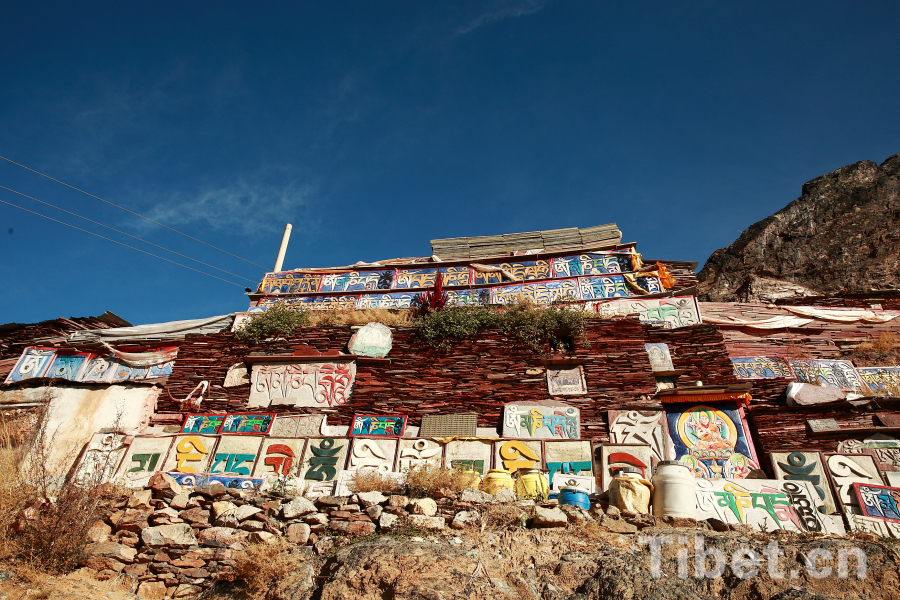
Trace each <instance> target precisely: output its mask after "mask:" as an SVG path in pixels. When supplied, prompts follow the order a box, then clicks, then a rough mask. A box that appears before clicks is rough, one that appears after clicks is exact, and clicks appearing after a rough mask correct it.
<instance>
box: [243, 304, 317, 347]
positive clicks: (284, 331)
mask: <svg viewBox="0 0 900 600" xmlns="http://www.w3.org/2000/svg"><path fill="white" fill-rule="evenodd" d="M309 321H310V315H309V311H307V310H304V309H302V308H290V307H288V306H284V305H281V304H276V305H274V306H270V307H269V308H268V309H267V310H266V311H264V312H258V313H253V314H252V315H251V316H250V318H249V319H247V320H246V321H244V322H243V323H242V324H241V325H240V327H238V329H236V330H235V332H234V335H235V337H237V339H239V340H241V341H242V342H244V343H247V344H257V343H259V341H260V340H263V339H265V338H267V337H272V336H273V335H289V334H290V333H293V331H294V330H295V329H297V328H298V327H303V326H304V325H308V324H309Z"/></svg>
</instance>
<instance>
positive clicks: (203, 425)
mask: <svg viewBox="0 0 900 600" xmlns="http://www.w3.org/2000/svg"><path fill="white" fill-rule="evenodd" d="M224 420H225V415H197V414H193V413H188V414H187V415H185V417H184V424H183V425H182V426H181V433H185V434H187V433H196V434H201V435H212V434H216V433H219V427H221V426H222V422H223V421H224Z"/></svg>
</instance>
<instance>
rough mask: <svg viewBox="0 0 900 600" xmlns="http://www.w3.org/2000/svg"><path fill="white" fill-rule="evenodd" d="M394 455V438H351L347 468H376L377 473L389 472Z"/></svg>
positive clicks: (392, 465) (392, 466) (395, 453)
mask: <svg viewBox="0 0 900 600" xmlns="http://www.w3.org/2000/svg"><path fill="white" fill-rule="evenodd" d="M396 457H397V440H396V439H394V440H381V439H373V438H353V445H352V446H351V448H350V459H349V460H348V461H347V470H348V471H358V470H360V469H376V470H377V471H378V472H379V473H390V472H391V471H393V470H394V460H395V459H396Z"/></svg>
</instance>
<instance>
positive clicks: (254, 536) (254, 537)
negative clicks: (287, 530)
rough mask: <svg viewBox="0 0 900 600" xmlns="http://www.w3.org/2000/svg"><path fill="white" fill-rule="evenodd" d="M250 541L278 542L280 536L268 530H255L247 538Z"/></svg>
mask: <svg viewBox="0 0 900 600" xmlns="http://www.w3.org/2000/svg"><path fill="white" fill-rule="evenodd" d="M247 539H248V540H250V542H252V543H254V544H277V543H278V536H277V535H275V534H274V533H269V532H268V531H254V532H253V533H251V534H250V537H249V538H247Z"/></svg>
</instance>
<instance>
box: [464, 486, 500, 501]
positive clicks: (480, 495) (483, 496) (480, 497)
mask: <svg viewBox="0 0 900 600" xmlns="http://www.w3.org/2000/svg"><path fill="white" fill-rule="evenodd" d="M459 499H460V501H461V502H476V503H484V502H493V501H494V497H493V496H491V495H490V494H488V493H487V492H482V491H481V490H473V489H470V488H466V489H464V490H463V491H462V493H460V495H459Z"/></svg>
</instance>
